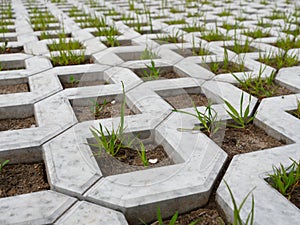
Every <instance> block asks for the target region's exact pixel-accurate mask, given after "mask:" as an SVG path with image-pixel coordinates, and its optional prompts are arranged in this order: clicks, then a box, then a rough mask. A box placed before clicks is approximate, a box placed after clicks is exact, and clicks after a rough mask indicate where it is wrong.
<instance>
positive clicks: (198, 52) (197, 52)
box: [173, 48, 211, 57]
mask: <svg viewBox="0 0 300 225" xmlns="http://www.w3.org/2000/svg"><path fill="white" fill-rule="evenodd" d="M173 51H174V52H176V53H178V54H179V55H181V56H183V57H190V56H202V55H211V53H210V52H209V51H207V50H205V49H200V48H195V49H191V48H186V49H174V50H173Z"/></svg>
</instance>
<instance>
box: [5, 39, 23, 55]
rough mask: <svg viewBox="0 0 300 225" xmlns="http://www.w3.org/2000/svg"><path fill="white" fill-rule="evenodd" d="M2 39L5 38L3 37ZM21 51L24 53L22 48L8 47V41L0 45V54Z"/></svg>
mask: <svg viewBox="0 0 300 225" xmlns="http://www.w3.org/2000/svg"><path fill="white" fill-rule="evenodd" d="M3 39H5V38H4V37H3ZM23 51H24V48H23V46H18V47H9V46H8V40H5V41H4V43H2V44H0V54H13V53H21V52H23Z"/></svg>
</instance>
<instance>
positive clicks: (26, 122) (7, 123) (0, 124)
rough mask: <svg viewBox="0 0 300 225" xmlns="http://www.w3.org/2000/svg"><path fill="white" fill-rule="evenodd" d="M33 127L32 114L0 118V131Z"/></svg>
mask: <svg viewBox="0 0 300 225" xmlns="http://www.w3.org/2000/svg"><path fill="white" fill-rule="evenodd" d="M33 126H34V127H35V119H34V116H31V117H27V118H22V119H2V120H0V131H5V130H18V129H24V128H30V127H33Z"/></svg>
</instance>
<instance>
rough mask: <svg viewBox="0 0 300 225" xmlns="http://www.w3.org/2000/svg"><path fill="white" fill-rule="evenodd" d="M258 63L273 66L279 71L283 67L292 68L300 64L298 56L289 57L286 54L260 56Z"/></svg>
mask: <svg viewBox="0 0 300 225" xmlns="http://www.w3.org/2000/svg"><path fill="white" fill-rule="evenodd" d="M258 61H259V62H261V63H264V64H266V65H268V66H271V67H273V68H275V69H277V70H279V69H281V68H283V67H291V66H296V65H298V64H299V61H298V56H297V55H296V54H294V55H289V54H287V53H286V52H279V53H272V52H269V54H267V55H261V54H260V55H259V58H258Z"/></svg>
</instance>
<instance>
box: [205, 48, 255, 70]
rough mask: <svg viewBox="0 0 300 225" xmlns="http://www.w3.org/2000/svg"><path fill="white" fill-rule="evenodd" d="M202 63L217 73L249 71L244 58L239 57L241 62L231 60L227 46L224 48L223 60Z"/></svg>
mask: <svg viewBox="0 0 300 225" xmlns="http://www.w3.org/2000/svg"><path fill="white" fill-rule="evenodd" d="M200 65H201V66H203V67H204V68H206V69H208V70H210V71H211V72H213V73H214V74H216V75H219V74H223V73H235V72H246V71H249V69H248V68H246V67H245V62H244V59H243V58H239V63H235V62H231V61H230V59H229V55H228V51H227V49H226V48H224V59H223V61H222V62H211V63H202V64H200Z"/></svg>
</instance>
